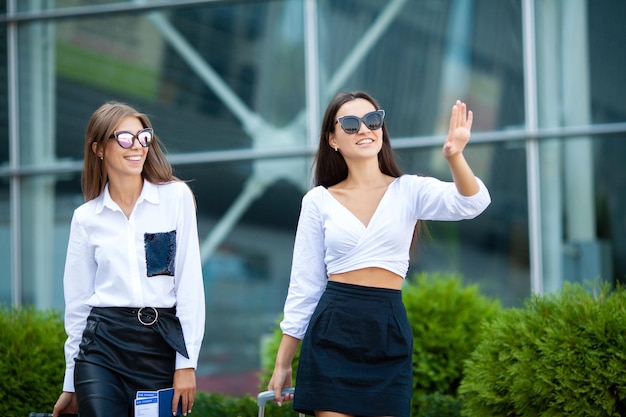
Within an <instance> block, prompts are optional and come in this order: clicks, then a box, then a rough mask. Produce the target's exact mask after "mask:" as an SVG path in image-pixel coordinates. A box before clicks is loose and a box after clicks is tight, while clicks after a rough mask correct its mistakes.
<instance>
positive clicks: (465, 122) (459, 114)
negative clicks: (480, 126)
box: [450, 100, 474, 130]
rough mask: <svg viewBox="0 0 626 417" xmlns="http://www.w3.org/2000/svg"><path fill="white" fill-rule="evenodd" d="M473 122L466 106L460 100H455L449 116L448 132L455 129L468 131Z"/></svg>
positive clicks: (471, 114) (472, 115) (472, 117)
mask: <svg viewBox="0 0 626 417" xmlns="http://www.w3.org/2000/svg"><path fill="white" fill-rule="evenodd" d="M473 120H474V114H473V113H472V111H471V110H470V111H469V112H468V111H467V104H465V103H464V102H462V101H461V100H457V101H456V103H454V105H453V106H452V114H451V115H450V130H454V129H456V128H457V127H465V128H467V129H470V128H471V127H472V121H473Z"/></svg>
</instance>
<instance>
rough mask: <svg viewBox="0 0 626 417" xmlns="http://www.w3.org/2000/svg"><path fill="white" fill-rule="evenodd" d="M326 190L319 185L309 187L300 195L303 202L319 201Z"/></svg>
mask: <svg viewBox="0 0 626 417" xmlns="http://www.w3.org/2000/svg"><path fill="white" fill-rule="evenodd" d="M326 193H327V190H326V188H324V187H323V186H321V185H318V186H316V187H313V188H311V189H310V190H309V191H307V193H306V194H305V195H304V197H302V201H303V202H319V201H321V200H322V198H323V197H324V195H326Z"/></svg>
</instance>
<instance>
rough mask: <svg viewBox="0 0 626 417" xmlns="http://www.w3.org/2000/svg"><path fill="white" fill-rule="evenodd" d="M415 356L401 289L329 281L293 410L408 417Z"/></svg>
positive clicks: (305, 350) (306, 342) (306, 344)
mask: <svg viewBox="0 0 626 417" xmlns="http://www.w3.org/2000/svg"><path fill="white" fill-rule="evenodd" d="M412 353H413V333H412V331H411V326H410V324H409V321H408V318H407V315H406V310H405V308H404V304H403V303H402V293H401V291H400V290H392V289H385V288H373V287H364V286H359V285H352V284H343V283H338V282H334V281H329V282H328V284H327V286H326V290H325V291H324V293H323V294H322V297H321V299H320V301H319V303H318V305H317V308H316V309H315V311H314V313H313V315H312V317H311V321H310V323H309V327H308V329H307V332H306V334H305V336H304V338H303V339H302V346H301V350H300V359H299V363H298V369H297V373H296V395H295V397H294V403H293V408H294V410H296V411H298V412H301V413H305V414H308V415H315V414H314V411H318V410H319V411H334V412H339V413H345V414H352V415H355V416H396V417H408V416H409V414H410V409H411V393H412V389H413V369H412Z"/></svg>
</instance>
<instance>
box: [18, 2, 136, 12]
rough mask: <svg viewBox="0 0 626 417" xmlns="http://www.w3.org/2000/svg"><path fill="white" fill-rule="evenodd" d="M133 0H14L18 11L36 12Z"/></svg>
mask: <svg viewBox="0 0 626 417" xmlns="http://www.w3.org/2000/svg"><path fill="white" fill-rule="evenodd" d="M132 1H133V0H15V3H16V4H17V10H18V11H19V12H38V11H44V10H54V9H63V8H68V7H79V6H101V5H107V4H111V5H114V4H118V3H129V2H132Z"/></svg>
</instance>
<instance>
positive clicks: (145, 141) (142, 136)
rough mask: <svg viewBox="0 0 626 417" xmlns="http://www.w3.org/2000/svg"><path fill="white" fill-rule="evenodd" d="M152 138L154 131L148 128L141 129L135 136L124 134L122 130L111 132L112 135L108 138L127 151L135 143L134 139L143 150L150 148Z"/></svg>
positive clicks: (128, 133)
mask: <svg viewBox="0 0 626 417" xmlns="http://www.w3.org/2000/svg"><path fill="white" fill-rule="evenodd" d="M153 137H154V130H152V129H150V128H148V129H141V130H140V131H139V132H137V134H136V135H134V134H132V133H130V132H126V131H124V130H121V131H119V132H113V134H112V135H111V136H109V139H113V138H115V140H117V144H118V145H120V146H121V147H122V148H124V149H128V148H132V146H133V144H134V143H135V139H137V140H138V141H139V144H140V145H141V146H143V147H144V148H147V147H148V146H150V143H152V138H153Z"/></svg>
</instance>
